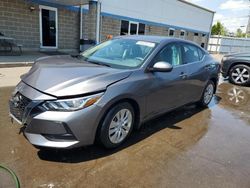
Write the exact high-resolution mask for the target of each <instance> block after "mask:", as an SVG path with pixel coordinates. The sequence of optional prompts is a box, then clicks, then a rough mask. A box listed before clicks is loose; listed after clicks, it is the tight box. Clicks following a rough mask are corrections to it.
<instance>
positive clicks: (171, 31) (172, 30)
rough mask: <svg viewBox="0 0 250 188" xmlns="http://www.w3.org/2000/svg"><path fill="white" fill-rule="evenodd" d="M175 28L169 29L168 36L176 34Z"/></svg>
mask: <svg viewBox="0 0 250 188" xmlns="http://www.w3.org/2000/svg"><path fill="white" fill-rule="evenodd" d="M174 31H175V30H174V29H169V31H168V36H170V37H173V36H174Z"/></svg>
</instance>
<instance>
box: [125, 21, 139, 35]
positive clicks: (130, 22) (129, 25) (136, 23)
mask: <svg viewBox="0 0 250 188" xmlns="http://www.w3.org/2000/svg"><path fill="white" fill-rule="evenodd" d="M131 24H135V25H137V28H136V35H138V32H139V22H133V21H129V24H128V35H131V33H130V28H131Z"/></svg>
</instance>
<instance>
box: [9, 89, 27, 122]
mask: <svg viewBox="0 0 250 188" xmlns="http://www.w3.org/2000/svg"><path fill="white" fill-rule="evenodd" d="M30 102H31V100H30V99H28V98H27V97H25V96H23V95H22V94H20V93H17V94H16V95H15V96H14V97H12V99H11V100H10V102H9V105H10V113H11V114H12V115H14V116H15V117H16V118H17V119H18V120H19V121H20V122H22V119H23V114H24V111H25V108H26V107H27V106H28V104H29V103H30Z"/></svg>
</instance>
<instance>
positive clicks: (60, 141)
mask: <svg viewBox="0 0 250 188" xmlns="http://www.w3.org/2000/svg"><path fill="white" fill-rule="evenodd" d="M219 71H220V66H219V64H218V63H217V62H216V61H215V60H214V59H213V58H212V57H211V56H210V55H209V54H208V53H207V52H206V51H205V50H203V49H202V48H200V47H199V46H197V45H196V44H194V43H191V42H187V41H184V40H181V39H175V38H166V37H156V36H126V37H117V38H114V39H113V40H109V41H106V42H103V43H101V44H99V45H97V46H95V47H93V48H91V49H89V50H87V51H85V52H83V53H82V54H80V55H78V56H74V57H71V56H54V57H46V58H40V59H38V60H37V61H36V62H35V64H34V65H33V67H32V68H31V70H30V71H29V72H28V73H27V74H25V75H23V76H22V77H21V82H20V83H19V84H18V85H17V87H16V88H15V90H14V92H13V94H12V97H11V99H10V102H9V105H10V115H11V117H12V118H13V119H15V120H16V121H17V122H19V123H20V124H22V126H23V130H24V134H25V137H26V138H27V139H28V140H29V142H30V143H31V144H33V145H35V146H42V147H53V148H73V147H80V146H86V145H91V144H93V143H95V141H99V142H100V143H101V144H102V145H103V146H105V147H106V148H114V147H117V146H119V145H120V144H121V143H123V142H124V141H125V140H126V139H127V138H128V136H129V135H130V133H131V132H132V131H133V130H134V129H138V128H140V125H141V124H142V123H143V122H145V121H148V120H149V119H152V118H154V117H156V116H159V115H162V114H164V113H166V112H169V111H171V110H174V109H176V108H179V107H181V106H183V105H186V104H190V103H197V104H198V105H200V106H207V105H208V104H209V103H210V101H211V99H212V97H213V94H214V93H215V91H216V86H217V83H218V74H219Z"/></svg>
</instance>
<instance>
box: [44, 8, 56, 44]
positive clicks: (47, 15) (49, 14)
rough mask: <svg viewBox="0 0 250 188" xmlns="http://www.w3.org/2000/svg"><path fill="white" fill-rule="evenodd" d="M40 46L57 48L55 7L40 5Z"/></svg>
mask: <svg viewBox="0 0 250 188" xmlns="http://www.w3.org/2000/svg"><path fill="white" fill-rule="evenodd" d="M40 43H41V48H57V8H53V7H47V6H40Z"/></svg>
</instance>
